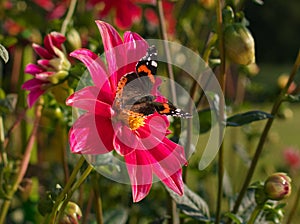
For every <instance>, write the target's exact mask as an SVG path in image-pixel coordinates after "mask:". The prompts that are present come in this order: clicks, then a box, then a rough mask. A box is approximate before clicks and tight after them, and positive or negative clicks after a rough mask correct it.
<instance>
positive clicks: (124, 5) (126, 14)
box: [88, 0, 142, 29]
mask: <svg viewBox="0 0 300 224" xmlns="http://www.w3.org/2000/svg"><path fill="white" fill-rule="evenodd" d="M133 2H134V1H132V0H119V1H111V0H89V1H88V4H89V7H95V6H96V5H100V6H103V9H101V10H100V11H99V14H98V15H99V18H101V19H102V18H104V17H106V16H107V15H108V14H109V13H110V12H111V11H112V10H114V12H115V16H114V19H115V21H114V22H115V24H116V25H117V26H118V27H119V28H121V29H127V28H129V27H131V26H132V24H133V23H134V22H137V21H139V20H140V19H141V15H142V10H141V8H140V7H138V6H137V5H135V4H134V3H133Z"/></svg>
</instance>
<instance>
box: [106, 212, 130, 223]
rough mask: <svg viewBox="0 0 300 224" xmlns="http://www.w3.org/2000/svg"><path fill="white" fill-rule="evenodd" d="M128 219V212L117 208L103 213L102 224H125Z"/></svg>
mask: <svg viewBox="0 0 300 224" xmlns="http://www.w3.org/2000/svg"><path fill="white" fill-rule="evenodd" d="M127 219H128V211H127V209H125V208H117V209H114V210H110V211H107V212H105V214H104V223H107V224H115V223H118V224H125V223H126V222H127Z"/></svg>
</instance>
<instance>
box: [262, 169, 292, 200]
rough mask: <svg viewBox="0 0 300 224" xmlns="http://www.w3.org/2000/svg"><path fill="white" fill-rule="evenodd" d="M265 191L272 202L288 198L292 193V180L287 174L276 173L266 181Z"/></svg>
mask: <svg viewBox="0 0 300 224" xmlns="http://www.w3.org/2000/svg"><path fill="white" fill-rule="evenodd" d="M264 191H265V193H266V196H267V197H268V198H269V199H271V200H276V201H280V200H282V199H284V198H287V197H288V196H289V195H290V194H291V191H292V187H291V178H290V177H288V176H287V175H286V174H285V173H274V174H272V175H271V176H269V177H268V179H267V180H266V181H265V185H264Z"/></svg>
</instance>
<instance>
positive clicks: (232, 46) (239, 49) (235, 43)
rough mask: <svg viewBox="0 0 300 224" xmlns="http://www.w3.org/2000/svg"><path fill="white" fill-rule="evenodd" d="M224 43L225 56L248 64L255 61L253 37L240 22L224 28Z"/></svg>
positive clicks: (235, 61) (238, 62)
mask: <svg viewBox="0 0 300 224" xmlns="http://www.w3.org/2000/svg"><path fill="white" fill-rule="evenodd" d="M224 44H225V52H226V55H227V57H228V58H229V59H230V60H231V61H233V62H234V63H237V64H240V65H248V64H251V63H254V62H255V53H254V52H255V50H254V39H253V37H252V35H251V33H250V31H249V30H248V29H247V28H246V27H245V26H243V25H242V24H240V23H235V24H232V25H228V26H227V27H226V28H225V30H224Z"/></svg>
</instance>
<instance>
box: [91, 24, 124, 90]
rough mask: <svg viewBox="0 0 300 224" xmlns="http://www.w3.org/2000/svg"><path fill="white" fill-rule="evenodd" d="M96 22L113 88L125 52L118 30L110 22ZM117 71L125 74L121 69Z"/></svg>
mask: <svg viewBox="0 0 300 224" xmlns="http://www.w3.org/2000/svg"><path fill="white" fill-rule="evenodd" d="M96 24H97V26H98V29H99V31H100V34H101V37H102V42H103V46H104V51H105V56H106V60H107V65H108V76H109V79H110V80H111V85H112V88H113V89H115V88H116V85H117V82H118V77H117V76H121V75H118V71H119V69H120V68H122V67H124V66H125V65H126V52H125V49H124V46H123V45H121V44H122V43H123V41H122V39H121V37H120V35H119V34H118V32H117V31H116V30H115V29H114V28H113V27H112V26H111V25H110V24H108V23H105V22H102V21H100V20H97V21H96ZM119 45H121V46H119ZM117 46H119V47H117ZM119 73H122V75H124V74H125V73H123V71H119Z"/></svg>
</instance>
